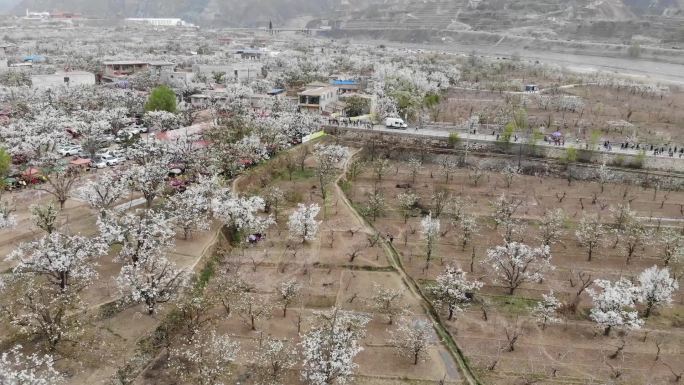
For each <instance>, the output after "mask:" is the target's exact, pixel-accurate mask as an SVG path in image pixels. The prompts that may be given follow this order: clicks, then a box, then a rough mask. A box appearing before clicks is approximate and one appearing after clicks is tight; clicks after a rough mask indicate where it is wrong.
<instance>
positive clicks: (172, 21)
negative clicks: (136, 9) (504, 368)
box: [126, 17, 193, 27]
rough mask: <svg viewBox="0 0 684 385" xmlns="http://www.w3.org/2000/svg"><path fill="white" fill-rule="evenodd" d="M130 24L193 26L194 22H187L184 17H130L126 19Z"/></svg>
mask: <svg viewBox="0 0 684 385" xmlns="http://www.w3.org/2000/svg"><path fill="white" fill-rule="evenodd" d="M126 23H129V24H148V25H152V26H155V27H193V25H192V24H190V23H187V22H185V21H184V20H183V19H176V18H139V17H129V18H127V19H126Z"/></svg>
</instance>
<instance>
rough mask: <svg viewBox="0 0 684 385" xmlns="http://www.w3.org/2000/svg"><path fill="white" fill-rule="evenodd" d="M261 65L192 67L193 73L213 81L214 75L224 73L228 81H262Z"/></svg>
mask: <svg viewBox="0 0 684 385" xmlns="http://www.w3.org/2000/svg"><path fill="white" fill-rule="evenodd" d="M262 68H263V65H262V64H261V63H245V62H242V63H230V64H216V65H209V64H196V65H194V66H193V67H192V70H193V72H195V73H197V74H202V75H205V76H206V77H208V78H209V79H211V77H212V76H213V75H214V73H224V74H225V79H226V80H249V79H260V78H262V77H263V76H262V75H263V73H262Z"/></svg>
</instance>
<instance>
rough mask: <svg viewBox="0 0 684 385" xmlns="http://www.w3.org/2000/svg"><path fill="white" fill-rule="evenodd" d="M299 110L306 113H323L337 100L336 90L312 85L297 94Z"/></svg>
mask: <svg viewBox="0 0 684 385" xmlns="http://www.w3.org/2000/svg"><path fill="white" fill-rule="evenodd" d="M297 96H298V97H299V108H300V109H302V110H303V111H308V112H323V111H324V110H326V108H327V107H329V106H332V105H333V104H335V103H337V101H338V100H339V95H338V89H337V87H333V86H318V85H317V84H312V85H310V86H307V89H306V90H304V91H302V92H300V93H298V94H297Z"/></svg>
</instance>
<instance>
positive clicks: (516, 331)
mask: <svg viewBox="0 0 684 385" xmlns="http://www.w3.org/2000/svg"><path fill="white" fill-rule="evenodd" d="M504 332H505V333H506V342H507V345H506V351H507V352H513V351H515V344H516V343H517V342H518V339H520V336H521V335H522V330H521V329H520V326H518V325H517V323H516V325H514V326H513V327H511V326H504Z"/></svg>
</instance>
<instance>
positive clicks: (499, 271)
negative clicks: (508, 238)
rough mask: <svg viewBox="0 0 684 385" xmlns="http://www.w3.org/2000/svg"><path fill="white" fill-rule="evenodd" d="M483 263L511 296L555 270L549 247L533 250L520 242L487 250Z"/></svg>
mask: <svg viewBox="0 0 684 385" xmlns="http://www.w3.org/2000/svg"><path fill="white" fill-rule="evenodd" d="M483 263H485V264H487V265H489V267H490V268H491V270H492V273H494V281H495V282H497V283H501V284H503V285H505V287H506V288H508V292H509V294H513V292H514V291H515V289H517V288H518V287H519V286H520V285H522V284H523V283H525V282H535V281H539V280H541V279H543V278H544V273H546V272H547V271H549V270H553V269H554V267H553V266H552V265H551V255H550V253H549V247H548V246H541V247H538V248H532V247H530V246H527V245H525V244H523V243H518V242H509V243H506V244H505V245H503V246H496V247H494V248H492V249H489V250H487V257H486V258H485V260H484V261H483Z"/></svg>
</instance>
